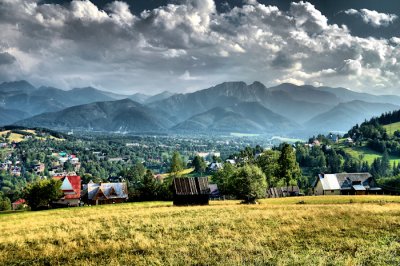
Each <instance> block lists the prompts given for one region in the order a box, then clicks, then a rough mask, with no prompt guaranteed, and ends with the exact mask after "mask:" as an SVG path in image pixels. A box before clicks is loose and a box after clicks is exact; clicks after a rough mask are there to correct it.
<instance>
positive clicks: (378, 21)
mask: <svg viewBox="0 0 400 266" xmlns="http://www.w3.org/2000/svg"><path fill="white" fill-rule="evenodd" d="M344 13H345V14H347V15H356V16H360V17H361V18H362V20H363V21H364V22H365V23H367V24H371V25H372V26H374V27H382V26H383V27H385V26H389V25H390V24H391V23H393V21H395V20H396V19H397V18H398V16H397V15H395V14H386V13H379V12H377V11H375V10H369V9H365V8H363V9H360V10H356V9H348V10H346V11H344Z"/></svg>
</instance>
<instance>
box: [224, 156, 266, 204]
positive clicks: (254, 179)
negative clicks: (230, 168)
mask: <svg viewBox="0 0 400 266" xmlns="http://www.w3.org/2000/svg"><path fill="white" fill-rule="evenodd" d="M231 182H232V185H233V192H234V195H235V196H236V197H237V198H238V199H241V200H243V203H256V199H259V198H263V197H265V193H266V189H267V181H266V178H265V174H264V173H263V172H262V171H261V169H260V168H259V167H258V166H255V165H249V164H246V165H244V166H242V167H239V168H238V169H237V171H235V173H234V174H233V176H232V181H231Z"/></svg>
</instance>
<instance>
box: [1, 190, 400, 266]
mask: <svg viewBox="0 0 400 266" xmlns="http://www.w3.org/2000/svg"><path fill="white" fill-rule="evenodd" d="M300 201H303V203H304V204H299V202H300ZM0 228H1V232H0V234H1V235H0V265H400V197H391V196H345V197H341V196H321V197H301V198H286V199H265V200H262V201H261V204H258V205H241V204H239V202H238V201H219V202H218V201H215V202H211V204H210V206H195V207H173V206H172V204H171V203H170V202H151V203H150V202H149V203H127V204H119V205H106V206H97V207H94V206H93V207H83V208H70V209H58V210H50V211H40V212H20V213H9V214H0Z"/></svg>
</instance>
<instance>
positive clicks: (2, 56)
mask: <svg viewBox="0 0 400 266" xmlns="http://www.w3.org/2000/svg"><path fill="white" fill-rule="evenodd" d="M15 61H16V60H15V57H14V56H12V55H10V54H9V53H7V52H5V53H0V65H9V64H12V63H14V62H15Z"/></svg>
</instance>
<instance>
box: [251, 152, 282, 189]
mask: <svg viewBox="0 0 400 266" xmlns="http://www.w3.org/2000/svg"><path fill="white" fill-rule="evenodd" d="M278 159H279V151H274V150H268V151H265V152H264V153H263V154H261V156H258V158H257V160H256V164H257V165H258V167H260V168H261V170H262V171H263V173H264V174H265V177H266V180H267V183H268V185H269V186H270V187H274V186H276V184H277V174H278V169H279V164H278Z"/></svg>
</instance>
